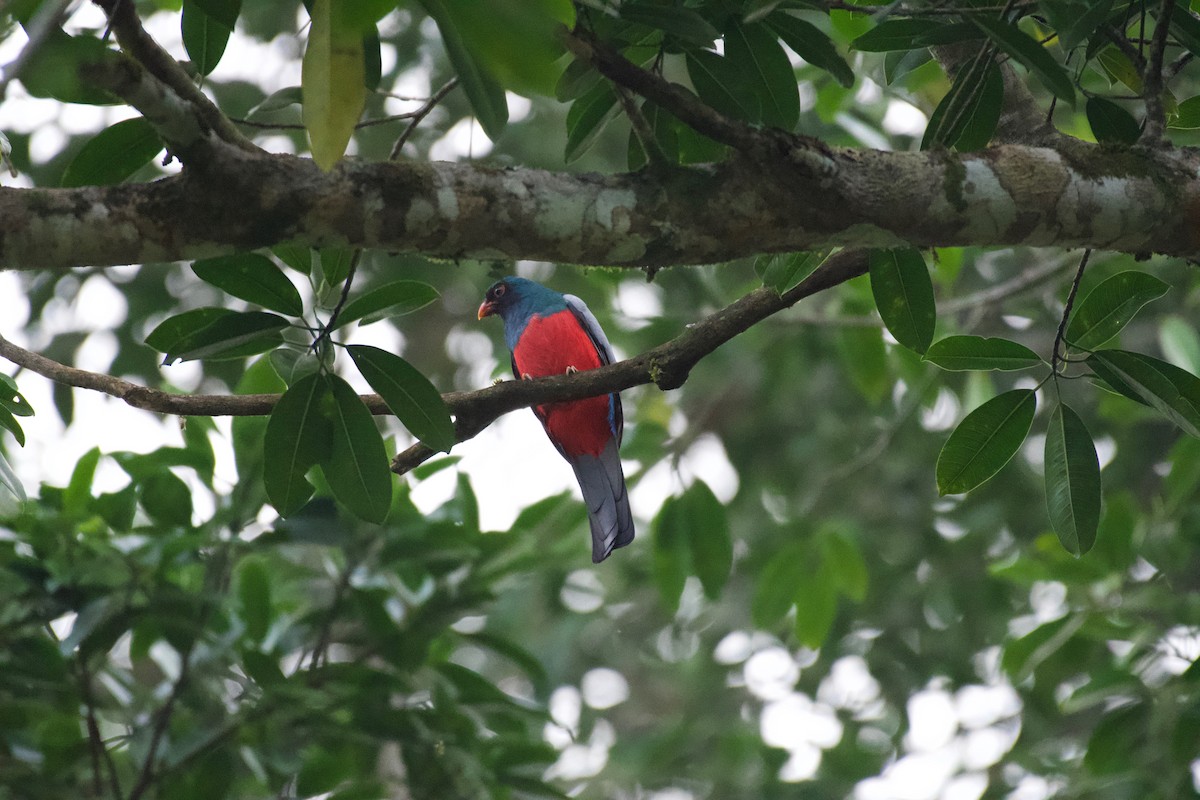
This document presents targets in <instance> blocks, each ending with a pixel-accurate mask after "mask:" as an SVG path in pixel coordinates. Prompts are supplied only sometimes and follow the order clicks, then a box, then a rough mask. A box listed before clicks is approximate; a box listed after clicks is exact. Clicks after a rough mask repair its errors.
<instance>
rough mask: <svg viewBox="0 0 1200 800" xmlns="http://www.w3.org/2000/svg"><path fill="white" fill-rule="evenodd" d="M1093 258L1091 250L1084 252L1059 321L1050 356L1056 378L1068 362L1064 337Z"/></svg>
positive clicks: (1051, 366)
mask: <svg viewBox="0 0 1200 800" xmlns="http://www.w3.org/2000/svg"><path fill="white" fill-rule="evenodd" d="M1091 257H1092V251H1091V250H1084V251H1083V258H1081V259H1080V260H1079V268H1078V269H1077V270H1075V277H1074V278H1073V279H1072V280H1071V291H1070V293H1069V294H1067V304H1066V306H1065V307H1064V308H1063V313H1062V318H1061V319H1059V321H1058V332H1057V333H1055V334H1054V352H1053V354H1052V355H1051V356H1050V368H1051V369H1052V370H1053V371H1054V375H1056V376H1057V375H1058V374H1059V366H1058V365H1059V364H1061V363H1063V362H1064V361H1066V357H1065V356H1064V355H1063V354H1062V352H1061V348H1062V343H1063V336H1064V335H1065V334H1066V331H1067V319H1068V318H1070V316H1071V308H1072V307H1073V306H1074V305H1075V295H1076V294H1078V293H1079V282H1080V281H1081V280H1082V279H1083V271H1084V270H1085V269H1086V268H1087V263H1088V259H1089V258H1091Z"/></svg>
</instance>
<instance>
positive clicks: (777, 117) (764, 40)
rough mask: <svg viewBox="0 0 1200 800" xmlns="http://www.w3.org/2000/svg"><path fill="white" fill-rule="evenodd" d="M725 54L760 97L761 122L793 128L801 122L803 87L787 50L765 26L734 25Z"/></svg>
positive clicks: (728, 35)
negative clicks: (800, 85) (789, 59)
mask: <svg viewBox="0 0 1200 800" xmlns="http://www.w3.org/2000/svg"><path fill="white" fill-rule="evenodd" d="M725 57H726V58H728V59H729V61H730V63H731V64H733V65H735V66H736V67H737V68H738V70H739V71H740V72H741V74H742V76H743V77H744V79H745V81H746V87H747V88H748V89H749V90H750V91H751V92H752V93H753V94H754V95H755V96H756V97H757V98H758V101H759V106H760V107H761V108H762V121H763V123H764V124H766V125H773V126H775V127H777V128H783V129H784V130H788V131H790V130H792V129H793V128H795V127H796V123H797V122H799V121H800V90H799V88H798V86H797V84H796V74H795V72H794V71H793V70H792V63H791V62H790V61H788V57H787V53H785V52H784V50H783V47H782V46H781V45H780V44H779V40H778V39H776V38H775V35H774V34H773V33H771V32H770V30H768V29H767V27H766V26H765V25H761V24H759V25H740V24H737V23H735V24H733V25H732V27H731V28H730V29H729V30H728V31H727V32H726V34H725Z"/></svg>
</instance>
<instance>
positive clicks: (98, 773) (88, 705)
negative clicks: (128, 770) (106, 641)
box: [75, 657, 122, 800]
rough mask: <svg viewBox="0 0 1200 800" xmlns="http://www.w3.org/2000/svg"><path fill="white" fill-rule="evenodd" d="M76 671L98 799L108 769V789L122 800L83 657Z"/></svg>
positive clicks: (115, 767) (76, 665)
mask: <svg viewBox="0 0 1200 800" xmlns="http://www.w3.org/2000/svg"><path fill="white" fill-rule="evenodd" d="M75 671H76V677H77V678H78V679H79V694H80V696H81V697H82V698H83V706H84V715H85V716H84V719H85V724H86V726H87V734H88V749H89V751H90V752H91V759H92V779H93V790H94V793H95V795H96V796H97V797H100V796H102V795H103V793H104V779H103V773H104V772H105V768H107V772H108V788H109V793H110V794H111V795H112V800H121V797H122V794H121V778H120V776H119V775H118V774H117V765H116V764H114V763H113V758H112V753H111V752H109V750H108V748H107V747H105V746H104V740H103V738H102V737H101V735H100V726H99V724H98V723H97V721H96V698H95V695H94V693H93V692H92V674H91V671H90V670H89V669H88V667H87V662H86V661H85V660H84V659H83V658H82V657H80V658H77V659H75ZM102 762H103V766H102Z"/></svg>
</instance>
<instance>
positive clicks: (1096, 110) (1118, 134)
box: [1086, 97, 1175, 144]
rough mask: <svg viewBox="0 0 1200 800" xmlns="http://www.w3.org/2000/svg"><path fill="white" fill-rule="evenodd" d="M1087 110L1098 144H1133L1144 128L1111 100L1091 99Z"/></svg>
mask: <svg viewBox="0 0 1200 800" xmlns="http://www.w3.org/2000/svg"><path fill="white" fill-rule="evenodd" d="M1086 108H1087V119H1088V125H1091V126H1092V135H1093V136H1095V137H1096V141H1097V142H1102V143H1105V144H1133V143H1134V142H1136V141H1137V140H1138V136H1140V135H1141V132H1142V128H1141V126H1140V125H1139V124H1138V121H1137V120H1136V119H1134V118H1133V115H1132V114H1130V113H1129V112H1128V111H1126V110H1125V109H1123V108H1121V107H1120V106H1119V105H1117V104H1116V103H1114V102H1113V101H1111V100H1105V99H1104V98H1103V97H1089V98H1088V101H1087V107H1086ZM1172 127H1175V126H1172Z"/></svg>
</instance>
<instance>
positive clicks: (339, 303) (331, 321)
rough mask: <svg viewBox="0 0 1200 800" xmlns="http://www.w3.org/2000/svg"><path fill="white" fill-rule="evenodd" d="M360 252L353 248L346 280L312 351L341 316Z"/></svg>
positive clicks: (314, 342)
mask: <svg viewBox="0 0 1200 800" xmlns="http://www.w3.org/2000/svg"><path fill="white" fill-rule="evenodd" d="M362 254H363V251H362V248H361V247H359V248H355V250H354V252H353V253H352V254H351V255H350V269H349V271H348V272H347V273H346V280H344V281H342V294H341V296H340V297H338V301H337V305H336V306H334V307H333V313H332V314H330V315H329V321H328V322H326V323H325V324H324V325H322V326H321V332H320V333H319V334H317V337H316V338H315V339H314V340H313V344H312V349H313V352H316V350H317V348H318V347H319V346H320V344H321V341H322V340H324V339H328V338H329V334H330V332H331V331H332V330H333V328H334V325H335V324H336V323H337V319H338V317H339V316H341V313H342V309H343V308H345V307H346V299H347V298H349V297H350V286H351V285H352V284H353V283H354V275H355V273H357V272H358V262H360V261H362Z"/></svg>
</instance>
